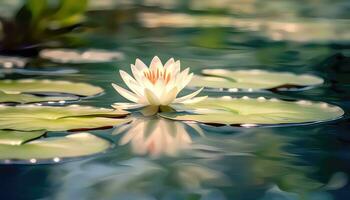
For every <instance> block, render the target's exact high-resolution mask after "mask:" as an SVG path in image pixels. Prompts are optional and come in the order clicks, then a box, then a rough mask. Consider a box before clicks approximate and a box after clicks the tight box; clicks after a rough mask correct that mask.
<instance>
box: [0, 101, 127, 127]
mask: <svg viewBox="0 0 350 200" xmlns="http://www.w3.org/2000/svg"><path fill="white" fill-rule="evenodd" d="M0 113H1V115H0V129H10V130H21V131H33V130H48V131H66V130H75V129H96V128H101V127H109V126H115V125H120V124H124V123H127V122H129V121H131V119H130V118H125V116H126V115H127V114H128V112H126V111H121V110H114V109H106V108H94V107H88V106H78V105H71V106H65V107H52V106H1V107H0Z"/></svg>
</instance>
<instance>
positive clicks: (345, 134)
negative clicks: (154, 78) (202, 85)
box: [0, 1, 350, 200]
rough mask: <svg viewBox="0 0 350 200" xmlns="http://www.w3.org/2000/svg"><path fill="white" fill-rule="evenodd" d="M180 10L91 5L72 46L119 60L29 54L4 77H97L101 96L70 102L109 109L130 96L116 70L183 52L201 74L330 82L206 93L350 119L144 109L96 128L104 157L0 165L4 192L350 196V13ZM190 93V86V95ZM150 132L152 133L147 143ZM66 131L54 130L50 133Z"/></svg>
mask: <svg viewBox="0 0 350 200" xmlns="http://www.w3.org/2000/svg"><path fill="white" fill-rule="evenodd" d="M344 2H345V1H344ZM344 4H345V3H344ZM180 12H181V11H179V10H176V9H175V10H174V9H170V10H169V9H168V8H155V7H145V6H134V7H131V8H129V7H126V8H125V9H124V10H123V9H120V10H116V11H115V10H113V11H111V10H108V11H107V10H94V11H89V12H88V17H89V18H90V23H91V24H92V27H90V28H86V30H83V31H81V32H79V33H74V32H73V33H71V34H72V40H68V39H67V44H66V45H65V47H73V46H76V43H78V44H80V43H81V44H83V46H80V47H79V48H76V49H79V50H84V49H85V50H86V49H104V50H106V51H107V52H114V53H115V52H117V54H116V55H114V54H113V55H114V56H113V55H112V56H110V55H101V54H98V53H96V56H97V57H99V58H101V57H106V59H107V60H108V59H110V58H111V57H112V58H111V59H112V61H107V62H101V61H100V60H97V61H96V60H92V61H91V60H88V59H87V57H86V56H85V57H84V56H82V60H81V61H79V59H78V60H73V61H70V59H69V58H67V55H64V54H63V55H62V54H58V57H57V58H56V59H55V60H53V61H50V60H49V59H42V58H38V57H36V56H34V57H30V58H29V59H30V61H29V64H28V65H27V66H25V67H24V68H23V67H21V68H16V67H15V68H10V69H5V68H1V70H2V71H1V73H2V74H3V77H2V79H20V78H35V79H52V80H66V81H74V82H85V83H90V84H92V85H96V86H100V87H101V88H103V89H104V92H103V93H102V94H100V95H97V96H94V97H89V98H83V99H81V100H75V101H72V102H69V101H68V102H67V103H66V104H68V105H69V104H79V105H89V106H96V107H106V108H110V106H111V105H112V104H113V103H115V102H124V101H126V100H125V99H124V98H123V97H121V96H120V95H119V94H118V93H116V92H115V90H114V89H113V87H112V86H111V83H112V82H113V83H117V84H120V85H123V84H124V83H123V81H122V80H121V78H120V75H119V70H120V69H122V70H125V71H127V72H128V73H130V72H131V71H130V63H134V62H135V59H136V58H140V59H141V60H143V61H144V62H145V63H146V64H148V63H149V62H150V61H151V59H152V58H153V56H155V55H157V56H159V57H160V58H161V59H162V60H164V61H165V60H168V59H169V58H171V57H174V58H175V59H180V60H181V66H182V68H183V69H184V68H185V67H190V68H191V71H193V72H194V73H195V74H200V73H201V70H202V69H207V68H220V69H230V70H241V69H244V70H247V69H261V70H267V71H282V72H293V73H300V74H313V75H317V76H319V77H322V78H323V79H324V80H325V82H324V83H323V84H321V85H319V86H316V87H311V88H306V89H301V90H297V91H255V92H251V91H237V92H235V91H234V92H233V91H228V90H222V91H218V90H204V91H203V92H202V93H201V94H205V95H208V96H210V97H219V96H231V97H243V96H248V97H266V98H278V99H289V100H299V99H303V100H310V101H321V102H327V103H329V104H333V105H337V106H339V107H341V108H342V109H343V110H344V111H345V115H344V116H343V117H342V118H341V119H337V120H333V121H329V122H324V123H317V124H309V125H305V124H303V125H302V124H299V125H298V124H296V125H293V126H284V125H277V126H268V127H248V128H247V127H230V126H211V125H208V124H200V123H193V122H191V123H189V122H183V121H176V122H175V121H170V120H165V119H161V118H150V117H148V118H143V117H140V118H139V119H137V120H136V122H132V123H131V124H128V125H125V126H128V129H127V130H121V129H123V128H125V127H124V125H121V126H117V127H114V128H106V129H101V130H89V133H92V134H94V135H96V136H99V137H101V138H104V139H107V140H108V141H111V142H112V143H114V145H113V146H112V147H111V148H109V149H107V150H106V151H105V152H103V153H99V154H96V155H92V156H87V157H83V158H75V159H67V160H65V159H62V160H56V161H57V163H49V164H34V165H33V164H30V163H27V164H2V165H0V196H1V199H113V200H114V199H130V200H131V199H144V200H146V199H147V200H148V199H150V200H151V199H164V200H172V199H188V200H194V199H203V200H204V199H205V200H211V199H215V200H219V199H220V200H221V199H240V200H256V199H259V200H272V199H273V200H280V199H281V200H292V199H311V200H335V199H339V200H340V199H348V198H349V197H350V183H349V178H350V136H349V134H350V133H349V130H350V124H349V115H348V112H349V111H350V104H349V100H350V78H349V77H350V69H349V67H350V57H348V56H349V55H350V36H349V27H348V26H346V25H349V22H350V21H349V20H348V19H344V17H343V16H340V17H338V18H337V17H334V18H331V17H328V16H321V17H323V18H312V16H303V17H300V16H299V17H295V18H293V20H291V21H288V20H284V19H283V18H281V19H278V20H277V19H276V18H264V17H262V18H259V17H256V18H254V17H251V16H250V17H248V18H245V17H244V15H243V17H242V16H241V17H235V15H232V14H220V15H219V17H217V16H216V15H215V17H213V16H212V15H213V12H214V11H205V9H204V11H203V10H202V11H185V12H181V13H182V14H181V16H178V15H176V14H175V13H180ZM130 13H131V14H130ZM214 14H215V12H214ZM317 17H320V16H317ZM98 19H101V20H98ZM322 19H323V20H322ZM103 20H104V21H103ZM96 24H97V25H96ZM111 24H113V26H112V25H111ZM305 27H308V28H305ZM328 28H329V29H330V30H329V29H328ZM73 49H74V48H73ZM54 56H55V54H54ZM91 57H94V56H91ZM123 86H124V85H123ZM191 91H193V90H192V89H191V88H185V90H184V91H183V93H189V92H191ZM55 105H56V104H55ZM0 115H1V113H0ZM218 117H220V116H218ZM140 124H141V125H140ZM152 126H155V127H153V129H152V128H150V127H152ZM146 129H147V130H148V129H151V130H148V132H147V130H146ZM144 132H145V134H149V135H150V138H151V139H150V140H151V141H147V142H146V141H143V140H142V138H141V139H140V137H141V136H142V134H144ZM71 133H72V132H62V131H57V132H55V131H52V132H48V133H47V136H58V135H66V134H71ZM138 135H141V136H138ZM169 135H170V136H169ZM169 138H170V139H169ZM173 138H175V139H173ZM77 148H79V147H77ZM56 161H55V162H56Z"/></svg>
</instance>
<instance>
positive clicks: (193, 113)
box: [0, 52, 344, 163]
mask: <svg viewBox="0 0 350 200" xmlns="http://www.w3.org/2000/svg"><path fill="white" fill-rule="evenodd" d="M56 53H57V52H56ZM47 55H50V54H47ZM79 56H80V55H79ZM107 56H109V55H107ZM64 62H65V61H64ZM131 69H132V73H133V77H132V76H130V75H129V74H127V73H126V72H124V71H121V72H120V74H121V78H122V79H123V80H124V82H125V84H126V85H127V86H128V87H129V89H130V90H131V91H128V90H126V89H124V88H123V87H120V86H118V85H113V86H114V88H115V89H116V90H117V92H118V93H120V94H121V95H122V96H123V97H125V98H127V99H129V100H130V101H132V102H133V103H125V102H122V103H115V104H114V105H113V107H114V109H108V108H97V107H89V106H80V105H65V103H67V102H74V101H78V100H79V99H81V98H87V97H94V96H97V95H101V94H103V91H104V90H103V89H102V88H101V87H98V86H94V85H90V84H87V83H78V82H69V81H59V80H43V79H20V80H6V79H5V80H0V150H1V151H0V160H1V162H3V163H23V162H24V163H40V162H47V161H51V162H52V161H53V162H59V161H61V159H62V158H68V157H70V158H71V157H80V156H87V155H91V154H96V153H99V152H103V151H105V150H107V149H108V148H110V147H111V146H112V144H111V143H110V142H109V141H107V140H105V139H102V138H100V137H97V136H95V135H93V134H91V133H87V132H83V131H86V130H91V129H100V128H111V127H114V126H117V125H119V126H120V128H118V129H121V131H120V130H117V132H118V133H119V132H123V131H124V132H125V129H123V126H126V124H128V123H129V122H131V121H134V122H133V123H131V124H129V125H128V126H133V127H131V128H129V129H128V131H127V132H128V133H127V135H126V136H124V139H122V141H121V144H125V143H128V142H130V141H132V142H133V143H135V145H139V146H140V145H141V146H142V150H140V149H139V152H141V153H152V152H149V151H150V150H154V145H155V144H158V143H159V141H160V140H159V138H161V137H162V136H160V134H167V133H162V132H164V130H165V131H168V132H172V131H171V130H173V131H174V133H173V134H171V135H169V137H168V136H166V137H164V138H166V141H167V142H168V143H169V144H170V145H168V146H169V148H166V149H162V148H158V149H156V150H157V151H156V152H153V154H155V155H159V154H161V153H162V152H161V151H162V150H164V151H165V153H167V152H168V153H169V154H174V152H176V149H175V148H176V147H178V146H179V147H183V146H188V144H189V143H191V139H190V137H189V136H188V134H187V132H186V130H185V129H184V128H183V126H182V125H181V124H179V123H173V122H171V121H174V120H175V121H192V122H196V123H197V125H210V126H212V125H214V126H239V127H245V128H247V127H248V128H249V127H255V126H279V125H295V124H310V123H318V122H324V121H330V120H334V119H338V118H340V117H341V116H342V115H343V114H344V112H343V110H342V109H341V108H339V107H337V106H334V105H330V104H328V103H323V102H311V101H306V100H299V101H285V100H282V99H276V98H267V97H263V96H261V97H257V98H252V97H249V96H243V97H240V98H237V97H235V96H234V95H232V93H230V92H239V91H241V90H243V91H248V92H255V91H262V90H263V91H268V90H269V91H272V92H273V91H276V90H287V91H289V90H299V89H307V88H312V87H315V86H317V85H320V84H322V83H323V79H322V78H320V77H317V76H314V75H306V74H303V75H297V74H293V73H288V72H269V71H263V70H236V71H232V70H226V69H205V70H203V71H202V75H193V74H192V73H189V69H186V70H184V71H180V61H175V60H174V59H169V60H168V62H167V63H165V64H164V66H163V64H162V63H161V61H160V59H159V58H158V57H154V58H153V60H152V62H151V64H150V67H149V68H148V67H147V66H146V65H145V64H144V63H143V62H142V61H140V60H138V59H137V60H136V63H135V65H132V67H131ZM185 87H187V88H189V89H191V88H198V90H197V91H195V92H193V93H191V94H188V95H186V96H183V97H178V98H177V95H178V94H179V92H180V91H181V90H182V89H183V88H185ZM203 88H204V90H208V91H213V92H215V91H217V92H219V93H218V94H222V93H226V92H228V93H227V94H229V95H230V96H227V95H226V96H219V97H208V98H207V97H206V96H202V97H195V96H196V95H198V94H199V93H200V92H201V91H202V90H203ZM235 94H236V93H235ZM124 110H131V111H132V114H131V115H130V112H128V111H124ZM139 111H140V112H141V113H142V114H143V115H144V117H143V118H142V116H141V118H140V116H139V115H138V114H136V115H137V116H138V117H137V118H135V113H138V112H139ZM149 115H152V116H153V117H154V116H156V119H154V118H153V119H151V120H150V118H149ZM146 116H147V117H146ZM150 124H152V125H150ZM162 124H163V125H164V127H165V128H163V127H160V126H161V125H162ZM189 124H193V123H189ZM155 126H159V127H155ZM191 126H192V125H191ZM150 127H151V128H150ZM152 127H153V128H152ZM192 127H193V128H194V129H195V130H197V132H199V133H200V134H202V133H201V131H200V128H198V126H192ZM140 128H141V129H140ZM169 130H170V131H169ZM51 131H54V132H63V133H62V134H63V135H64V136H54V137H52V136H50V134H48V132H51ZM66 131H75V132H77V133H70V134H69V135H66V134H67V132H66ZM137 132H141V133H142V134H141V135H139V134H138V133H137ZM147 135H148V136H152V135H153V137H150V138H148V136H147ZM174 135H175V136H177V137H175V136H174ZM132 138H135V139H132ZM157 140H158V142H157ZM172 141H174V142H172ZM135 145H134V146H135ZM150 145H153V146H152V149H149V147H150ZM159 146H160V147H161V146H164V145H162V144H159ZM165 146H167V145H165ZM170 147H174V148H170ZM140 148H141V147H140ZM150 148H151V147H150ZM134 150H135V151H138V150H137V148H136V147H134Z"/></svg>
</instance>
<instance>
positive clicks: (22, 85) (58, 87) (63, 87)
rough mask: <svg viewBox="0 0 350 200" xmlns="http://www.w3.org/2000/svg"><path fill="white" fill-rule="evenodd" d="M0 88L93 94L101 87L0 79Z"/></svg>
mask: <svg viewBox="0 0 350 200" xmlns="http://www.w3.org/2000/svg"><path fill="white" fill-rule="evenodd" d="M0 90H2V91H4V92H5V93H64V94H73V95H78V96H94V95H97V94H100V93H102V92H103V89H102V88H100V87H97V86H93V85H90V84H87V83H79V82H69V81H54V80H47V79H45V80H35V79H20V80H0Z"/></svg>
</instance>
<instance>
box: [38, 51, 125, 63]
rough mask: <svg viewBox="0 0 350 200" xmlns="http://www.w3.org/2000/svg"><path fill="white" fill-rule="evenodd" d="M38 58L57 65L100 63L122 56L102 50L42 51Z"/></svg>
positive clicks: (118, 58)
mask: <svg viewBox="0 0 350 200" xmlns="http://www.w3.org/2000/svg"><path fill="white" fill-rule="evenodd" d="M40 57H42V58H45V59H48V60H51V61H53V62H57V63H100V62H111V61H115V60H120V59H122V58H123V57H124V54H123V53H121V52H119V51H108V50H102V49H88V50H80V51H79V50H73V49H44V50H42V51H41V52H40Z"/></svg>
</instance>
